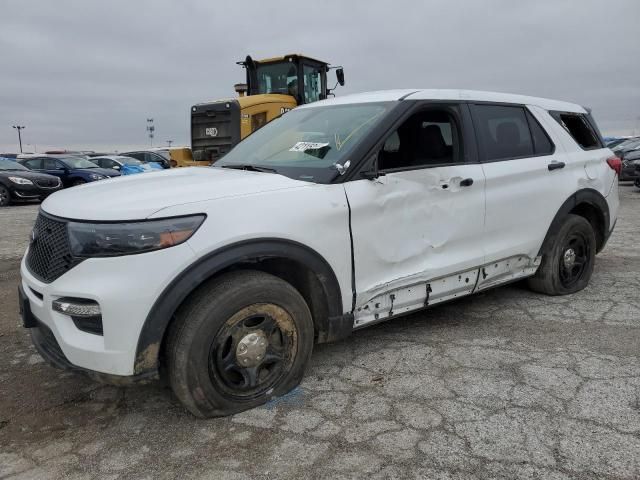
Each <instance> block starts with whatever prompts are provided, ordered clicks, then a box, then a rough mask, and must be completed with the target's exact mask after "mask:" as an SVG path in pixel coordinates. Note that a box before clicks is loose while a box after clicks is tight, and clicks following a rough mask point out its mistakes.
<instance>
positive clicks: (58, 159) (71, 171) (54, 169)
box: [18, 155, 120, 188]
mask: <svg viewBox="0 0 640 480" xmlns="http://www.w3.org/2000/svg"><path fill="white" fill-rule="evenodd" d="M18 162H19V163H20V164H22V165H24V166H25V167H27V168H28V169H30V170H35V171H38V172H43V173H48V174H50V175H55V176H56V177H59V178H60V180H61V181H62V184H63V186H64V187H65V188H66V187H73V186H76V185H82V184H84V183H87V182H94V181H96V180H105V179H107V178H111V177H119V176H120V172H118V171H117V170H112V169H110V168H100V167H98V166H97V165H96V164H95V163H92V162H90V161H89V160H87V159H85V158H82V157H76V156H51V155H49V156H44V155H41V156H33V157H30V158H22V159H20V160H18Z"/></svg>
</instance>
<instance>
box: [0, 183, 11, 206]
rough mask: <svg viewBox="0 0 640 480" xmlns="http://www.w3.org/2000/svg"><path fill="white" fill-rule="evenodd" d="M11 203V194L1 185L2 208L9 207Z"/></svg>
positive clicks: (0, 202) (0, 203) (0, 198)
mask: <svg viewBox="0 0 640 480" xmlns="http://www.w3.org/2000/svg"><path fill="white" fill-rule="evenodd" d="M10 203H11V193H10V192H9V189H8V188H7V187H5V186H4V185H0V207H8V206H9V204H10Z"/></svg>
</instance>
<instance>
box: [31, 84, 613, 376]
mask: <svg viewBox="0 0 640 480" xmlns="http://www.w3.org/2000/svg"><path fill="white" fill-rule="evenodd" d="M404 96H407V98H409V99H412V100H419V99H436V100H460V99H466V100H485V101H487V100H488V101H499V102H515V103H518V104H526V105H528V108H529V109H530V110H531V111H532V113H533V114H534V115H535V116H536V118H537V119H538V120H539V121H540V123H541V124H542V125H543V126H544V127H545V129H546V130H547V132H548V133H549V135H550V137H551V138H552V140H553V142H554V143H555V145H556V147H557V150H556V152H555V154H554V155H552V156H545V157H532V158H526V159H518V160H507V161H500V162H495V163H487V164H483V165H480V164H469V165H455V166H446V167H434V168H422V169H417V170H412V171H403V172H400V171H397V172H393V173H388V174H387V175H385V176H382V177H380V178H378V179H376V180H373V181H372V180H364V179H363V180H354V181H350V182H347V183H345V184H333V185H319V184H313V183H308V182H302V181H298V180H293V179H290V178H287V177H285V176H282V175H277V174H268V173H260V172H250V171H241V170H229V169H217V168H213V169H202V168H191V169H190V168H183V169H174V170H170V171H164V172H158V173H156V174H154V175H137V176H130V177H121V178H118V179H114V180H106V181H102V182H94V183H91V184H88V185H86V186H82V187H74V188H73V189H69V190H65V191H62V192H59V193H56V194H54V195H53V196H51V197H49V198H48V199H47V200H46V201H45V202H44V203H43V205H42V209H43V210H44V211H45V212H48V213H51V214H53V215H57V216H60V217H65V218H70V219H80V220H102V221H109V220H139V219H145V218H162V217H171V216H178V215H189V214H196V213H205V214H206V215H207V219H206V220H205V222H204V223H203V224H202V226H201V227H200V229H199V230H198V231H197V232H196V233H195V235H194V236H193V237H192V238H191V239H189V241H188V242H186V243H184V244H181V245H179V246H176V247H172V248H168V249H165V250H160V251H156V252H150V253H146V254H140V255H131V256H124V257H111V258H94V259H88V260H86V261H84V262H82V263H81V264H79V265H78V266H76V267H74V268H73V269H71V270H70V271H69V272H67V273H66V274H64V275H63V276H61V277H60V278H58V279H57V280H56V281H54V282H52V283H50V284H44V283H42V282H40V281H38V280H36V279H35V278H34V277H33V276H32V275H31V274H30V273H29V271H28V270H27V268H26V267H25V264H24V261H23V263H22V268H21V274H22V282H23V286H24V288H25V291H26V294H27V295H28V296H29V300H30V303H31V308H32V310H33V312H34V314H35V315H36V316H37V317H38V318H39V320H40V321H41V322H43V323H45V324H46V325H48V326H49V327H50V328H51V330H52V331H53V334H54V335H55V336H56V338H57V340H58V342H59V343H60V346H61V348H62V351H63V352H64V354H65V355H66V356H67V357H68V359H69V360H70V361H71V362H72V363H73V364H75V365H78V366H80V367H84V368H88V369H92V370H96V371H100V372H105V373H112V374H118V375H130V374H132V373H133V365H134V356H135V352H136V346H137V342H138V336H139V334H140V331H141V329H142V326H143V323H144V321H145V319H146V317H147V315H148V313H149V311H150V309H151V307H152V306H153V304H154V303H155V301H156V300H157V298H158V297H159V296H160V295H161V293H162V292H163V291H164V289H165V288H166V287H167V286H168V285H169V284H170V283H171V281H172V280H173V279H175V278H176V276H177V275H178V274H179V273H180V272H182V271H184V270H185V269H186V268H187V267H189V266H190V265H192V264H193V263H194V262H195V261H197V260H198V259H200V258H202V257H203V256H205V255H207V254H209V253H211V252H214V251H216V250H218V249H220V248H223V247H225V246H228V245H231V244H234V243H236V242H240V241H243V240H249V239H262V238H278V239H284V240H290V241H294V242H298V243H301V244H303V245H305V246H307V247H308V248H310V249H312V250H313V251H315V252H317V253H318V254H319V255H320V256H321V257H323V258H324V259H325V260H326V261H327V262H328V264H329V265H330V266H331V267H332V269H333V271H334V272H335V274H336V277H337V280H338V283H339V287H340V291H341V297H342V302H343V305H344V311H345V313H347V312H349V311H350V310H351V305H352V290H351V282H352V275H351V265H352V264H351V240H350V232H349V207H348V204H347V201H348V202H349V205H350V207H351V227H352V234H353V245H354V251H353V255H354V259H355V285H356V309H355V311H354V316H355V326H356V327H360V326H364V325H367V324H370V323H372V322H375V321H378V320H381V319H384V318H387V317H390V316H395V315H398V314H401V313H407V312H410V311H414V310H416V309H418V308H422V307H424V306H425V305H427V304H428V305H432V304H435V303H439V302H442V301H446V300H450V299H453V298H457V297H459V296H464V295H468V294H470V293H473V292H474V291H479V290H484V289H486V288H490V287H493V286H496V285H499V284H502V283H505V282H508V281H512V280H515V279H518V278H524V277H526V276H530V275H532V274H533V273H534V272H535V271H536V269H537V267H538V266H539V262H540V258H539V257H538V256H537V255H538V251H539V249H540V246H541V243H542V240H543V238H544V236H545V234H546V232H547V230H548V228H549V225H550V223H551V220H552V219H553V217H554V215H555V214H556V212H557V211H558V209H559V208H560V206H561V205H562V203H563V202H564V201H565V200H566V199H567V198H568V197H569V196H570V195H571V194H572V193H573V192H575V191H576V190H577V189H580V188H593V189H595V190H597V191H598V192H600V193H602V194H603V195H604V196H605V197H606V198H607V202H608V203H609V208H610V213H611V222H612V224H613V222H614V221H615V219H616V216H617V210H618V191H617V181H616V176H615V174H614V173H613V170H611V168H609V167H608V166H607V164H606V162H605V159H606V158H607V157H608V156H610V155H611V152H610V150H608V149H600V150H592V151H584V150H582V149H581V148H580V147H578V146H577V145H576V144H575V142H574V141H573V140H572V139H571V137H570V136H569V135H568V134H567V132H566V131H564V129H563V128H562V127H561V126H560V125H559V124H558V123H557V122H556V121H555V120H553V119H552V118H551V117H550V116H549V114H548V113H547V112H546V110H545V109H557V110H564V111H574V112H584V109H582V107H580V106H578V105H573V104H569V103H565V102H557V101H553V100H547V99H537V98H533V97H522V96H516V95H505V94H496V93H491V92H473V91H461V90H421V91H415V90H395V91H386V92H371V93H364V94H359V95H352V96H347V97H341V98H338V99H334V100H328V101H323V102H316V103H313V104H311V105H309V106H306V105H305V106H302V107H299V108H318V107H321V106H331V105H341V104H348V103H361V102H373V101H395V100H398V99H399V98H401V97H404ZM352 160H355V159H352ZM553 161H562V162H565V164H566V166H565V168H563V169H561V170H555V171H553V172H549V171H548V169H547V165H548V164H549V163H550V162H553ZM343 167H344V168H346V167H347V163H345V165H344V166H343ZM466 178H472V179H473V185H471V186H469V187H462V186H460V181H461V180H463V179H466ZM444 187H446V188H444ZM347 199H348V200H347ZM612 224H611V225H612ZM611 225H610V227H611ZM30 288H33V289H35V290H36V291H38V292H39V293H40V294H42V295H43V298H42V299H39V298H38V297H37V296H35V295H33V294H32V293H31V291H30ZM427 293H428V295H427ZM63 296H71V297H83V298H89V299H94V300H96V301H97V302H98V303H99V304H100V306H101V308H102V312H103V323H104V336H103V337H100V336H96V335H91V334H88V333H84V332H81V331H79V330H78V329H77V328H75V326H74V325H73V322H72V321H71V320H70V319H69V318H68V317H66V316H64V315H61V314H59V313H56V312H53V311H52V310H51V302H52V301H53V300H55V299H56V298H60V297H63Z"/></svg>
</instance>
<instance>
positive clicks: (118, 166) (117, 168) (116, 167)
mask: <svg viewBox="0 0 640 480" xmlns="http://www.w3.org/2000/svg"><path fill="white" fill-rule="evenodd" d="M112 168H113V169H114V170H120V165H114V166H113V167H112Z"/></svg>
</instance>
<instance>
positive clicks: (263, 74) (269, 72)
mask: <svg viewBox="0 0 640 480" xmlns="http://www.w3.org/2000/svg"><path fill="white" fill-rule="evenodd" d="M256 72H257V76H258V92H259V93H282V94H284V95H293V96H294V97H295V96H296V95H297V89H298V85H297V83H298V69H297V68H296V65H295V63H289V62H281V63H265V64H258V65H257V67H256Z"/></svg>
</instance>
